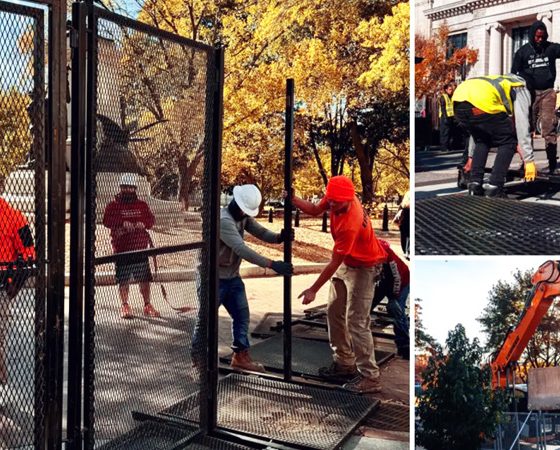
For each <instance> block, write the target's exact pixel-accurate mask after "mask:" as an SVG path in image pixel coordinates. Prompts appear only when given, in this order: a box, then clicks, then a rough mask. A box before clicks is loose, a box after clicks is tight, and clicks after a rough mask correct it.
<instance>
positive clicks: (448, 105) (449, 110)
mask: <svg viewBox="0 0 560 450" xmlns="http://www.w3.org/2000/svg"><path fill="white" fill-rule="evenodd" d="M442 97H443V100H444V102H445V114H446V115H447V117H453V101H452V100H451V97H449V95H447V94H442ZM442 115H443V112H442V110H441V103H440V104H439V117H441V116H442Z"/></svg>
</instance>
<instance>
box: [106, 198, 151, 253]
mask: <svg viewBox="0 0 560 450" xmlns="http://www.w3.org/2000/svg"><path fill="white" fill-rule="evenodd" d="M125 221H128V222H131V223H133V224H136V223H138V222H142V223H143V224H144V227H145V229H144V230H142V229H134V230H128V231H126V230H124V229H123V223H124V222H125ZM103 225H105V226H106V227H107V228H110V229H111V243H112V244H113V251H114V252H115V253H121V252H128V251H132V250H143V249H145V248H148V247H149V245H150V235H149V234H148V232H147V231H146V230H149V229H150V228H152V227H153V226H154V215H153V214H152V211H150V207H149V206H148V204H147V203H146V202H144V201H142V200H138V199H136V200H135V201H133V202H130V203H125V202H123V201H122V200H121V198H120V195H117V196H116V197H115V200H114V201H112V202H111V203H109V204H108V205H107V207H106V208H105V214H104V215H103Z"/></svg>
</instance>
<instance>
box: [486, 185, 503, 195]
mask: <svg viewBox="0 0 560 450" xmlns="http://www.w3.org/2000/svg"><path fill="white" fill-rule="evenodd" d="M484 195H485V196H486V197H496V198H507V194H506V192H505V191H504V187H503V186H495V185H493V184H484Z"/></svg>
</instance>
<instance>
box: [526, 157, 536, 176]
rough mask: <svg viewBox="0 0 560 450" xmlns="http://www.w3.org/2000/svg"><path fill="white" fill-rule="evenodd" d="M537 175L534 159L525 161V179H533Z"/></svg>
mask: <svg viewBox="0 0 560 450" xmlns="http://www.w3.org/2000/svg"><path fill="white" fill-rule="evenodd" d="M536 176H537V166H535V162H534V161H529V162H526V163H525V181H535V177H536Z"/></svg>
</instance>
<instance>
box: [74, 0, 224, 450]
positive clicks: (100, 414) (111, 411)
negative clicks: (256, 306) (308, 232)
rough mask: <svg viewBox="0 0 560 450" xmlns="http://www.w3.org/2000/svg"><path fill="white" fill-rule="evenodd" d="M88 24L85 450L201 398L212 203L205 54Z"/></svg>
mask: <svg viewBox="0 0 560 450" xmlns="http://www.w3.org/2000/svg"><path fill="white" fill-rule="evenodd" d="M94 14H95V25H94V27H93V29H94V30H95V34H94V43H93V45H94V46H93V48H90V49H89V51H90V56H91V55H93V58H94V70H95V73H94V75H95V76H94V77H93V80H92V83H93V85H90V86H88V88H89V89H93V98H95V100H94V101H93V102H92V103H93V106H94V115H93V118H94V120H93V121H92V122H93V123H92V124H91V125H92V126H95V129H94V130H93V131H94V132H93V133H92V134H93V142H91V146H90V147H89V148H90V151H92V154H90V155H88V157H87V158H86V159H87V160H88V162H90V167H89V170H90V172H89V173H90V175H89V176H90V178H89V179H88V180H87V183H86V185H87V186H88V187H89V189H90V195H89V197H88V200H87V205H86V208H89V209H87V210H88V211H89V214H86V217H88V218H89V221H88V223H87V224H86V227H88V228H89V232H90V233H91V236H92V242H91V246H89V245H88V244H86V252H90V256H91V261H92V264H91V265H90V266H89V267H88V264H87V261H88V257H87V256H86V279H89V281H90V282H91V283H92V289H91V291H90V292H89V294H88V290H86V298H85V302H86V318H85V320H86V322H87V323H89V324H90V328H91V330H92V333H91V334H90V335H89V336H88V335H86V341H85V358H86V361H85V367H86V372H91V373H89V375H87V376H89V377H91V378H92V380H93V383H92V386H91V388H90V389H89V395H91V397H92V398H91V399H89V401H88V402H87V403H88V404H89V405H90V411H89V413H90V414H91V423H87V420H86V423H85V426H86V427H87V428H88V429H90V430H94V432H93V435H92V437H91V439H90V440H89V442H86V446H87V447H88V448H91V447H94V446H99V445H109V444H108V443H109V442H110V441H112V440H115V439H119V437H120V436H122V435H125V434H127V433H128V434H130V433H132V434H134V433H136V434H138V433H140V434H142V428H141V427H140V428H139V423H138V422H136V421H135V419H134V418H135V417H137V416H138V414H140V415H142V416H150V415H156V414H157V413H158V412H159V411H161V410H162V409H164V408H165V407H168V406H169V405H171V404H174V403H176V402H178V401H180V400H181V399H183V398H185V397H186V396H188V395H190V394H193V393H197V392H200V391H201V390H202V389H204V386H205V383H207V380H205V378H204V377H203V376H202V373H203V371H204V367H203V366H204V365H205V363H204V361H205V359H206V352H207V348H208V345H207V334H206V333H205V332H202V333H200V336H201V345H200V346H198V347H197V349H198V353H196V352H194V353H193V352H192V350H193V347H192V345H191V343H192V340H193V335H194V333H195V326H196V323H197V317H198V318H199V319H200V321H201V323H203V324H206V323H207V310H206V305H207V302H208V280H209V279H210V272H209V271H210V268H209V265H208V259H209V255H208V252H209V248H210V247H209V245H210V242H209V241H210V238H209V232H210V216H211V210H210V205H211V202H210V198H211V194H212V190H213V189H217V188H218V187H217V186H211V185H210V180H211V179H212V177H211V174H210V168H211V162H212V158H213V157H216V155H212V151H211V149H212V132H213V129H212V117H213V110H212V109H213V108H212V102H213V96H214V90H215V88H216V80H217V77H216V73H215V67H214V64H215V61H214V50H213V49H212V48H211V47H207V46H203V45H200V44H198V43H195V42H193V41H190V40H187V39H184V38H180V37H178V36H174V35H171V34H170V33H165V32H162V31H160V30H156V29H153V28H150V27H148V26H146V25H144V24H141V23H139V22H136V21H132V20H130V19H127V18H124V17H121V16H117V15H115V14H112V13H108V12H106V11H103V10H100V9H94ZM213 219H214V220H215V219H216V218H213ZM146 305H148V306H146ZM86 395H88V394H86ZM88 415H89V414H88V412H87V411H86V417H88ZM202 425H203V424H201V426H202ZM134 430H135V431H134ZM180 434H181V433H179V435H180ZM156 435H157V433H156ZM151 445H155V444H151Z"/></svg>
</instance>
